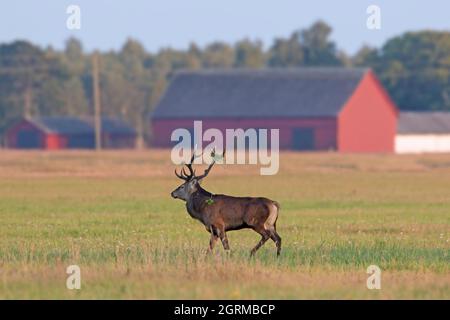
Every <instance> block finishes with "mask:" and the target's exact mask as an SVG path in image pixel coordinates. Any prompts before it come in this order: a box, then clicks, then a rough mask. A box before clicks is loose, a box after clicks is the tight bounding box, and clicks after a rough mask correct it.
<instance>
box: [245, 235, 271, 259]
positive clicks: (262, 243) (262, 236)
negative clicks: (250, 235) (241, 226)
mask: <svg viewBox="0 0 450 320" xmlns="http://www.w3.org/2000/svg"><path fill="white" fill-rule="evenodd" d="M258 233H260V234H261V240H259V242H258V243H257V244H256V246H255V247H254V248H253V249H252V251H250V257H252V256H254V255H255V253H256V251H258V249H259V248H261V247H262V246H263V245H264V243H266V241H267V240H269V238H270V234H269V233H268V232H267V231H266V230H260V231H258Z"/></svg>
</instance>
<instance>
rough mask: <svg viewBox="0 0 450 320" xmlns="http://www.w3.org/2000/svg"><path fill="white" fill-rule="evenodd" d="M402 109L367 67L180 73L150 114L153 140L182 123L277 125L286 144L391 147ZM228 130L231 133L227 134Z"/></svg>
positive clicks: (166, 138) (164, 143)
mask: <svg viewBox="0 0 450 320" xmlns="http://www.w3.org/2000/svg"><path fill="white" fill-rule="evenodd" d="M397 114H398V112H397V108H396V106H395V105H394V103H393V102H392V100H391V99H390V97H389V96H388V94H387V93H386V91H385V90H384V88H383V87H382V85H381V83H380V82H379V80H378V79H377V78H376V76H375V74H374V73H373V72H372V71H371V70H370V69H365V68H298V69H263V70H206V71H181V72H178V73H177V74H175V76H174V78H173V80H172V81H171V84H170V86H169V87H168V89H167V91H166V92H165V94H164V95H163V97H162V99H161V101H160V102H159V104H158V106H157V107H156V109H155V111H154V112H153V114H152V115H151V121H152V124H151V128H152V139H153V146H155V147H170V146H173V145H174V144H175V143H176V142H173V141H171V133H172V131H173V130H175V129H177V128H186V129H188V130H192V128H193V123H194V121H195V120H202V122H203V123H202V126H203V130H206V129H208V128H217V129H219V130H221V131H222V132H223V133H224V131H225V129H233V128H234V129H237V128H242V129H248V128H255V129H262V128H265V129H279V130H280V133H279V134H280V141H279V142H280V148H281V149H290V150H336V151H339V152H393V151H394V141H395V135H396V129H397ZM224 136H225V135H224Z"/></svg>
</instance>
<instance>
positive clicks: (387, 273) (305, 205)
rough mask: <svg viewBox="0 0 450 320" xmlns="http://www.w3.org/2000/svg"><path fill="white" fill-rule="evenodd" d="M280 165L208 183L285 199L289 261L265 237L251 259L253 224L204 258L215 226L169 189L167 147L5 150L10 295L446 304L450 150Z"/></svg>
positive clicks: (4, 293)
mask: <svg viewBox="0 0 450 320" xmlns="http://www.w3.org/2000/svg"><path fill="white" fill-rule="evenodd" d="M280 161H281V163H280V164H281V167H280V172H279V174H277V175H276V176H265V177H263V176H260V175H259V167H258V166H233V165H229V166H217V167H216V168H215V169H214V172H212V174H211V177H209V178H208V179H207V181H206V183H205V185H206V188H207V189H210V190H211V191H213V192H223V193H229V194H236V195H244V194H245V195H264V196H268V197H271V198H274V199H276V200H278V201H279V202H280V203H281V205H282V211H281V216H280V220H279V223H278V229H279V233H280V234H281V236H282V237H283V244H284V250H283V253H282V256H281V257H280V259H276V258H275V255H274V253H275V248H274V245H273V243H267V244H266V246H265V247H264V248H263V249H261V251H260V252H258V255H257V257H256V259H253V260H249V259H248V251H249V249H250V248H251V247H252V246H253V245H254V244H255V243H256V242H257V241H258V240H259V237H258V235H256V234H255V233H252V232H251V231H240V232H231V233H230V234H229V237H230V242H231V247H232V249H233V253H232V255H231V256H230V257H226V256H224V255H223V252H222V250H221V249H219V250H217V252H216V253H215V255H214V256H213V257H205V255H204V249H205V248H206V246H207V243H208V234H207V233H206V232H205V231H204V228H203V227H202V226H201V225H200V224H199V223H198V222H196V221H193V220H192V219H190V218H189V217H188V215H187V214H186V213H185V210H184V206H183V204H182V203H181V202H179V201H175V200H172V199H170V197H169V196H168V195H169V193H170V191H171V190H172V189H174V188H175V187H176V185H177V184H178V183H179V182H178V181H177V179H176V178H175V177H174V176H173V174H172V172H173V165H172V164H171V163H170V159H169V153H168V151H152V152H101V153H94V152H80V151H76V152H54V153H44V152H10V151H8V152H5V151H3V152H2V151H0V221H1V222H2V223H1V225H0V298H145V299H148V298H149V299H156V298H206V299H208V298H212V299H214V298H232V299H234V298H241V299H252V298H263V299H270V298H274V299H280V298H288V299H303V298H332V299H335V298H363V299H371V298H387V299H391V298H400V299H408V298H438V299H449V298H450V275H449V274H450V272H449V271H450V165H449V164H450V155H421V156H394V155H340V154H335V153H313V154H297V153H288V152H286V153H282V154H281V159H280ZM69 264H78V265H80V267H81V270H82V289H81V290H79V291H69V290H67V289H66V287H65V281H66V277H67V275H66V274H65V268H66V267H67V266H68V265H69ZM370 264H377V265H379V266H380V267H381V269H382V270H383V274H382V289H381V290H379V291H376V290H375V291H374V290H368V289H367V288H366V286H365V283H366V279H367V274H366V273H365V271H366V268H367V266H369V265H370Z"/></svg>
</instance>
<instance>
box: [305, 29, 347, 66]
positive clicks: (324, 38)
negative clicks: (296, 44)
mask: <svg viewBox="0 0 450 320" xmlns="http://www.w3.org/2000/svg"><path fill="white" fill-rule="evenodd" d="M331 32H332V29H331V27H330V26H329V25H328V24H326V23H325V22H323V21H317V22H315V23H314V24H313V25H312V26H311V27H309V28H308V29H306V30H303V31H301V32H300V42H301V43H302V47H303V53H304V62H305V65H307V66H337V65H340V64H341V62H340V60H339V58H338V55H337V50H336V44H335V43H334V42H332V41H330V40H329V37H330V34H331Z"/></svg>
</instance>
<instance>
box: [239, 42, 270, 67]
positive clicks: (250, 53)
mask: <svg viewBox="0 0 450 320" xmlns="http://www.w3.org/2000/svg"><path fill="white" fill-rule="evenodd" d="M234 51H235V54H236V57H235V61H234V66H235V67H243V68H253V69H254V68H262V67H264V65H265V53H264V50H263V46H262V42H261V41H251V40H249V39H244V40H241V41H238V42H237V43H236V45H235V46H234Z"/></svg>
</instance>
